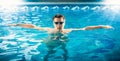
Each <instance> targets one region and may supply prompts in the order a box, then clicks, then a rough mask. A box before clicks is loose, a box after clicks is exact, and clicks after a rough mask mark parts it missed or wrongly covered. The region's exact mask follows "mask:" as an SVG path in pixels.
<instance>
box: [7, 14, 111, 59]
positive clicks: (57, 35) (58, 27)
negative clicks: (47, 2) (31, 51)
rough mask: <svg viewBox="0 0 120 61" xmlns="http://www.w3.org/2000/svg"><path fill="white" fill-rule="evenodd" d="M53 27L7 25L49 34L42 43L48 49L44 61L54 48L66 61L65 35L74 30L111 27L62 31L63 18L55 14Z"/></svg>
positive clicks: (106, 27)
mask: <svg viewBox="0 0 120 61" xmlns="http://www.w3.org/2000/svg"><path fill="white" fill-rule="evenodd" d="M53 25H54V28H49V27H46V28H43V27H38V26H36V25H33V24H9V26H21V27H24V28H33V29H38V30H42V31H46V32H47V33H48V34H49V36H48V38H47V39H46V40H45V41H44V43H45V44H46V46H47V48H48V53H47V54H46V55H45V57H44V61H48V58H49V55H51V54H53V53H55V52H56V50H54V48H56V47H59V46H60V48H61V49H62V50H63V51H64V54H63V58H64V61H67V59H68V56H67V55H68V51H67V49H66V43H67V42H68V41H69V39H68V37H67V34H68V33H70V32H71V31H74V30H83V31H84V30H93V29H100V28H105V29H110V28H112V26H109V25H98V26H86V27H84V28H70V29H64V26H65V17H64V16H63V15H61V14H56V15H55V16H54V17H53Z"/></svg>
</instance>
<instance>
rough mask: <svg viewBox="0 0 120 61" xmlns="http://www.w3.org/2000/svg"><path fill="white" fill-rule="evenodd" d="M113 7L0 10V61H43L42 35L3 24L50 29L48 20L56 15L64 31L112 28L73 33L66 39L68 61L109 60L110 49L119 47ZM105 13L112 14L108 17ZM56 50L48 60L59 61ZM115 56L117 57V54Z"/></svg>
mask: <svg viewBox="0 0 120 61" xmlns="http://www.w3.org/2000/svg"><path fill="white" fill-rule="evenodd" d="M115 7H117V11H114V10H112V9H113V8H115ZM115 7H112V6H111V5H108V6H104V5H23V6H19V7H12V8H11V9H8V8H5V7H0V61H25V60H27V61H41V60H43V57H44V56H45V55H46V53H47V47H46V45H45V44H44V43H42V41H43V39H44V38H46V37H47V36H48V34H47V33H46V32H44V31H39V30H35V29H26V28H22V27H9V26H7V25H6V24H14V23H29V24H34V25H37V26H41V27H53V26H51V25H52V22H51V18H52V16H53V15H54V14H56V13H62V14H64V15H65V16H66V18H67V20H68V21H67V22H66V24H67V25H66V28H79V27H83V26H88V25H99V24H103V25H104V24H105V25H106V24H108V25H113V26H114V27H115V29H114V30H105V29H102V30H92V31H73V32H72V33H70V34H69V36H68V38H70V41H69V42H68V43H67V47H66V48H67V49H68V52H69V53H68V56H69V59H68V61H73V60H75V61H79V60H81V61H104V60H110V57H111V56H109V55H115V54H114V53H115V51H116V50H114V49H118V50H119V48H118V47H116V46H118V45H119V42H118V40H119V35H118V34H119V33H120V32H119V31H118V30H119V29H120V27H119V26H118V24H119V20H118V19H119V17H120V15H118V13H116V12H119V10H120V9H119V6H115ZM106 10H109V11H110V12H111V13H113V12H114V13H113V14H111V13H109V11H106ZM103 12H104V13H103ZM68 13H69V14H68ZM102 14H103V15H102ZM105 14H107V15H105ZM114 16H116V17H114ZM75 20H76V21H75ZM78 23H80V24H78ZM69 24H70V25H69ZM116 35H117V36H116ZM116 43H118V45H117V44H116ZM56 50H57V52H56V53H55V54H53V55H51V57H52V58H49V60H51V61H54V60H56V61H63V59H61V54H63V53H64V52H63V51H62V50H61V49H57V48H56ZM112 52H113V53H112ZM117 52H118V51H117ZM118 53H119V52H118ZM106 56H107V57H106ZM108 56H109V57H108ZM116 56H118V57H119V55H117V53H116ZM36 58H37V59H36ZM115 59H116V60H118V58H113V60H115Z"/></svg>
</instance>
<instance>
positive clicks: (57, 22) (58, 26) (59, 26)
mask: <svg viewBox="0 0 120 61" xmlns="http://www.w3.org/2000/svg"><path fill="white" fill-rule="evenodd" d="M53 23H54V27H55V28H56V29H62V28H64V24H65V20H64V18H63V17H61V18H54V21H53Z"/></svg>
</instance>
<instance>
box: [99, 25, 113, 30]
mask: <svg viewBox="0 0 120 61" xmlns="http://www.w3.org/2000/svg"><path fill="white" fill-rule="evenodd" d="M101 26H102V27H103V28H106V29H111V28H113V27H112V26H110V25H101Z"/></svg>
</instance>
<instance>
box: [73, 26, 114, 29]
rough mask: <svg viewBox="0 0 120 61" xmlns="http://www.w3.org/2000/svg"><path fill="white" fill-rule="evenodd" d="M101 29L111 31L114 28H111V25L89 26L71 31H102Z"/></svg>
mask: <svg viewBox="0 0 120 61" xmlns="http://www.w3.org/2000/svg"><path fill="white" fill-rule="evenodd" d="M100 28H105V29H110V28H112V26H109V25H98V26H87V27H84V28H77V29H71V30H93V29H100Z"/></svg>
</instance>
